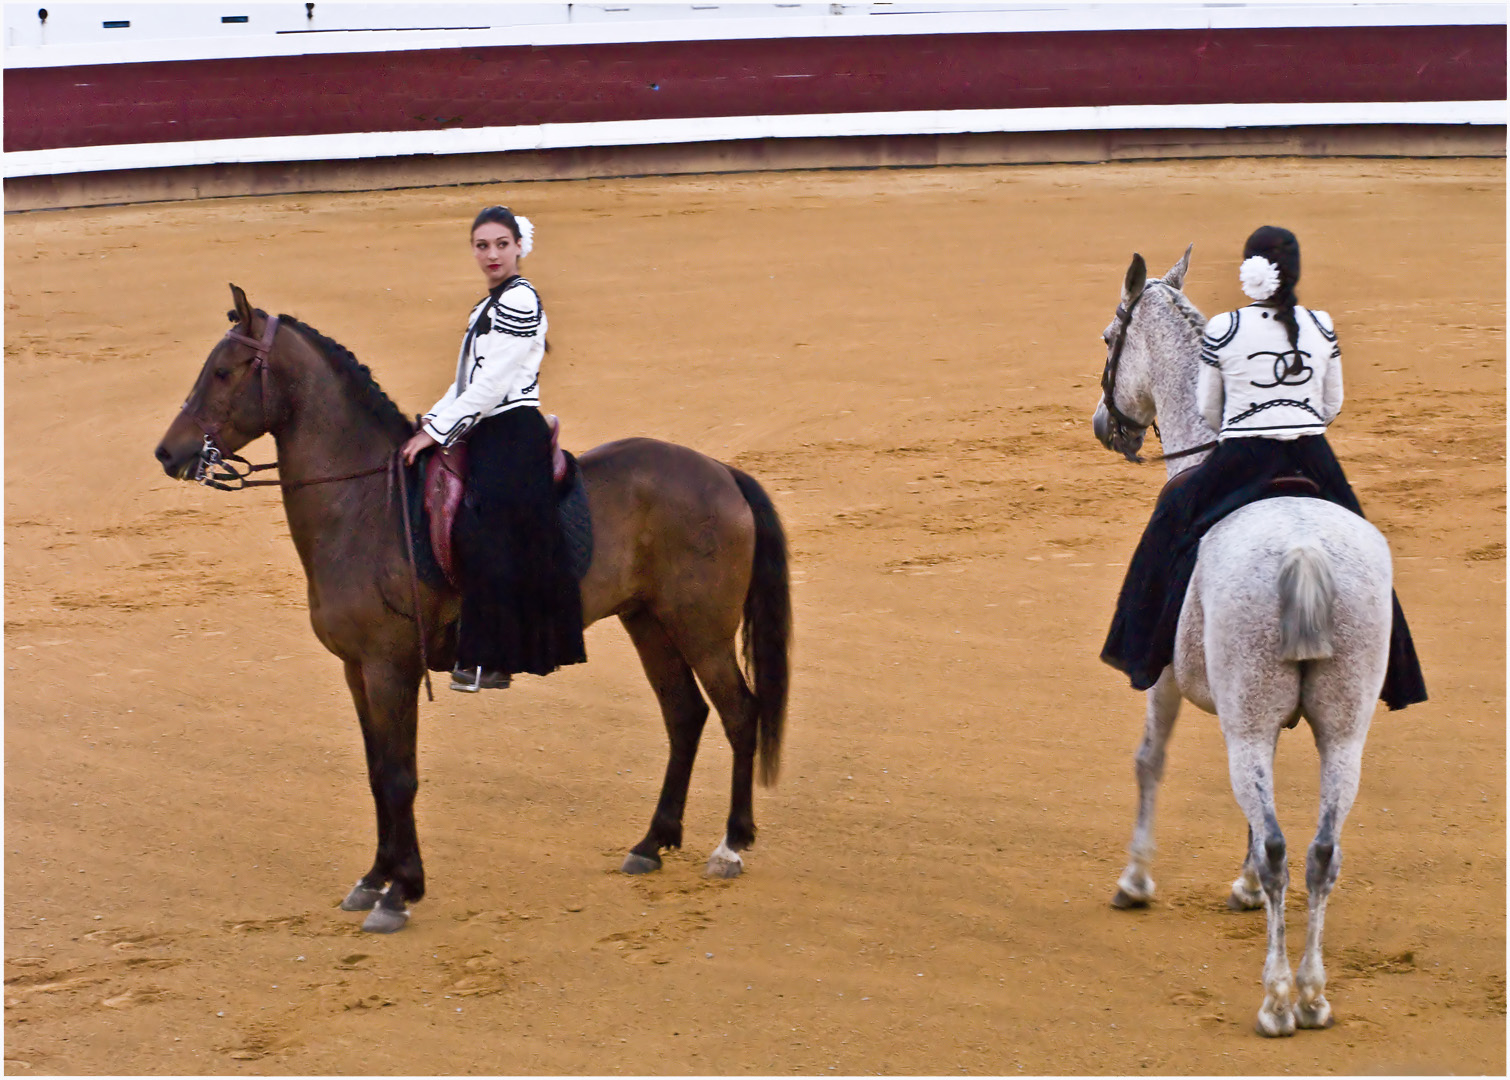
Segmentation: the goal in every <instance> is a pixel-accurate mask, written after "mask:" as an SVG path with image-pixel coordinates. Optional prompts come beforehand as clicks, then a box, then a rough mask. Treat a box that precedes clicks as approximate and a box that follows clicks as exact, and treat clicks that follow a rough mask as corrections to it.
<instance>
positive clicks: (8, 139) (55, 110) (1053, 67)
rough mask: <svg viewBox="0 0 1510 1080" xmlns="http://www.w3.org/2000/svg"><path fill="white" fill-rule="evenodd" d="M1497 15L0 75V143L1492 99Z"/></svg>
mask: <svg viewBox="0 0 1510 1080" xmlns="http://www.w3.org/2000/svg"><path fill="white" fill-rule="evenodd" d="M1505 64H1506V51H1505V28H1504V27H1503V26H1391V27H1353V28H1307V29H1262V30H1211V31H1205V30H1140V31H1079V32H1073V33H1063V32H1061V33H1044V34H944V35H908V36H881V37H840V38H781V39H753V40H736V41H666V42H646V43H619V44H594V45H559V46H513V47H506V48H479V49H447V50H424V51H415V52H392V53H340V54H321V55H310V56H278V57H259V58H250V59H228V60H193V61H174V62H163V63H146V64H101V65H92V66H88V67H71V68H12V69H8V70H6V71H5V84H4V85H5V144H4V145H5V149H6V150H7V151H13V150H43V149H54V148H58V147H68V146H100V145H107V144H112V143H151V142H171V141H178V140H200V139H227V138H247V137H253V136H280V135H281V136H286V135H325V134H339V133H344V132H358V131H426V130H434V129H437V128H449V127H464V128H471V127H495V126H502V127H509V126H517V125H533V124H543V123H572V122H582V121H601V120H646V119H667V118H680V117H693V116H753V115H789V114H795V113H846V112H887V111H894V110H896V111H910V110H935V109H1002V108H1034V107H1049V106H1085V105H1177V104H1207V103H1223V102H1233V103H1247V102H1345V101H1478V100H1500V99H1503V98H1504V97H1505V82H1506V79H1505V72H1506V67H1505Z"/></svg>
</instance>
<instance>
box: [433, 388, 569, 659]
mask: <svg viewBox="0 0 1510 1080" xmlns="http://www.w3.org/2000/svg"><path fill="white" fill-rule="evenodd" d="M467 473H468V475H467V492H466V496H465V498H463V499H462V504H461V508H460V509H459V510H458V511H457V515H456V527H455V530H454V532H453V533H452V540H453V543H454V544H455V550H456V561H457V572H458V574H459V576H460V577H461V585H462V598H461V624H460V626H459V627H458V630H457V643H456V664H457V666H458V667H462V668H474V667H482V668H485V669H487V670H489V671H497V672H501V673H503V674H506V675H513V674H516V673H518V672H521V671H525V672H529V673H530V674H532V675H548V674H550V673H551V672H552V671H554V670H556V668H558V667H561V666H562V665H565V664H578V663H581V662H582V661H584V660H586V659H587V652H586V650H585V648H584V646H583V644H582V598H581V591H580V589H579V588H578V586H577V581H576V578H574V577H573V576H572V573H571V569H570V563H569V561H568V557H567V551H566V543H565V539H564V537H563V536H562V533H561V521H560V518H559V517H558V515H557V512H556V492H555V484H554V481H553V480H552V477H551V436H550V428H549V427H548V426H547V425H546V423H545V418H544V417H543V416H541V415H540V411H539V410H538V409H533V408H529V407H527V406H526V407H522V408H517V409H511V410H509V411H508V412H505V413H501V414H499V415H498V416H493V417H489V418H487V419H485V420H483V421H481V422H480V423H479V424H478V425H477V426H476V427H475V428H473V429H472V430H471V431H470V432H469V433H468V434H467Z"/></svg>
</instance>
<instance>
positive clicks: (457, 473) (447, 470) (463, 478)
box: [425, 416, 567, 589]
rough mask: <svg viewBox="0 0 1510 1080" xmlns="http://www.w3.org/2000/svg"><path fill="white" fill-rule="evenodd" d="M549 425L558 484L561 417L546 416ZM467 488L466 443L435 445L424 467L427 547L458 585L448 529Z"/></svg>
mask: <svg viewBox="0 0 1510 1080" xmlns="http://www.w3.org/2000/svg"><path fill="white" fill-rule="evenodd" d="M545 422H546V423H547V424H549V425H550V429H551V476H552V477H553V478H554V480H555V482H556V484H557V485H560V484H561V482H562V481H563V480H565V479H566V472H567V465H566V454H565V452H564V451H563V450H562V449H561V420H560V418H559V417H556V416H547V417H546V418H545ZM466 490H467V444H466V442H465V441H464V440H463V441H462V442H458V443H457V444H456V445H455V446H443V447H437V448H436V449H435V450H434V451H433V452H432V453H431V454H430V462H429V466H428V467H427V468H426V469H425V512H426V513H427V514H428V515H429V516H430V547H431V549H432V550H433V551H434V552H435V561H436V562H437V563H439V564H440V568H441V570H442V571H444V572H445V575H446V580H447V581H449V582H450V583H451V584H452V585H453V586H454V587H455V588H458V589H460V588H461V583H460V582H459V581H458V580H457V576H456V558H455V555H454V553H453V552H452V548H451V530H452V529H453V528H454V527H455V525H456V511H457V509H458V508H459V507H460V506H461V499H462V496H463V495H465V494H466Z"/></svg>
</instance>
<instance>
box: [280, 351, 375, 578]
mask: <svg viewBox="0 0 1510 1080" xmlns="http://www.w3.org/2000/svg"><path fill="white" fill-rule="evenodd" d="M275 392H276V393H279V394H280V395H281V400H280V402H279V407H278V413H279V417H278V421H277V424H276V427H275V429H274V430H273V432H272V435H273V439H274V441H275V442H276V443H277V446H278V475H279V477H280V478H281V479H282V480H283V481H284V484H285V487H284V489H283V506H284V511H285V513H286V514H287V516H288V524H289V532H290V534H291V535H292V537H293V540H294V546H295V547H297V548H298V550H299V555H300V557H301V559H302V560H303V561H304V564H305V570H306V572H308V573H309V574H310V575H311V576H314V574H315V573H316V567H318V566H320V565H321V564H322V563H324V562H328V561H330V560H331V559H336V560H339V559H341V558H345V557H349V556H350V555H353V554H355V553H354V551H353V544H357V543H375V542H378V541H379V540H380V538H381V537H386V535H387V534H386V532H383V531H381V530H380V531H379V534H374V532H373V530H372V529H371V525H372V524H373V522H374V521H376V520H377V517H378V514H380V513H383V512H385V510H384V507H383V506H379V507H377V508H376V511H375V509H374V506H373V502H374V500H375V499H376V500H383V501H384V503H385V504H386V498H387V495H386V491H387V487H386V480H385V477H386V474H385V473H384V472H377V473H374V474H372V475H364V476H358V475H356V474H359V473H368V472H369V471H370V470H378V469H381V468H382V466H384V465H386V464H387V463H388V461H389V459H390V458H391V457H392V454H393V451H394V449H395V447H396V446H397V441H396V439H395V437H394V436H393V435H392V434H391V433H390V432H388V431H387V430H385V428H384V426H383V424H382V422H381V421H379V420H378V419H377V418H376V417H374V416H373V415H372V414H371V413H370V412H369V411H368V410H367V409H366V408H365V407H364V406H363V405H361V404H360V403H359V402H357V401H355V400H354V399H353V397H352V395H351V394H350V392H349V390H348V388H347V386H346V385H345V382H344V380H343V379H342V377H341V376H340V375H338V374H337V373H336V372H335V371H334V370H333V369H332V368H331V366H330V364H329V363H328V362H326V361H324V359H323V358H316V359H313V360H311V361H309V362H304V363H299V364H289V365H286V366H284V367H283V368H282V370H281V371H280V372H279V378H278V379H277V381H276V390H275ZM364 538H365V539H364Z"/></svg>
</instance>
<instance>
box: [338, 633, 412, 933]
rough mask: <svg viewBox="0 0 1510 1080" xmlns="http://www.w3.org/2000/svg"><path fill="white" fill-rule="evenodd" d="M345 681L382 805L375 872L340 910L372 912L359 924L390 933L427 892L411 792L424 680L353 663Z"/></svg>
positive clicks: (397, 668) (381, 665)
mask: <svg viewBox="0 0 1510 1080" xmlns="http://www.w3.org/2000/svg"><path fill="white" fill-rule="evenodd" d="M346 681H347V684H348V685H349V686H350V687H351V692H352V698H353V699H354V700H355V701H356V703H357V718H358V720H360V722H361V725H362V742H363V745H364V748H365V750H366V754H367V781H368V785H369V786H370V788H371V790H372V799H373V803H374V805H375V806H376V808H377V826H378V845H377V856H376V858H375V859H374V860H373V863H372V869H371V870H369V871H367V873H366V874H364V875H363V876H362V879H361V880H360V881H358V882H357V883H356V885H355V886H354V887H353V888H352V890H351V892H350V893H348V894H347V896H346V899H345V900H343V901H342V902H341V907H342V908H344V909H345V910H347V911H366V910H369V909H370V910H371V912H372V914H370V915H368V916H367V919H366V921H365V922H363V923H362V929H364V930H369V931H373V932H375V933H392V932H393V931H395V930H399V929H402V928H403V926H404V924H405V923H406V922H407V921H408V919H409V911H408V905H409V904H411V903H413V902H415V901H417V900H420V899H422V898H423V897H424V895H425V870H424V865H423V863H422V862H421V861H420V854H419V835H418V832H417V831H416V829H415V826H414V796H415V793H416V792H417V791H418V790H419V770H418V765H417V758H416V741H417V730H418V726H419V716H418V712H419V680H418V677H417V676H415V675H414V673H413V672H411V671H409V670H407V668H406V667H404V666H403V665H398V664H393V663H390V662H385V661H376V662H374V661H368V662H366V663H359V662H348V663H347V665H346Z"/></svg>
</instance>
